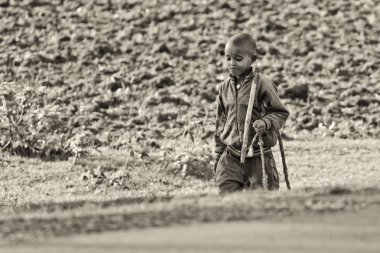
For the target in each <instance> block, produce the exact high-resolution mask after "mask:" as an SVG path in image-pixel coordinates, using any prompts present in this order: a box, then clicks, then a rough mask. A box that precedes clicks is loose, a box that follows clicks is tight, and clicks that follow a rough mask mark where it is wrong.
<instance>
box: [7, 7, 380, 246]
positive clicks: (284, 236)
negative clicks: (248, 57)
mask: <svg viewBox="0 0 380 253" xmlns="http://www.w3.org/2000/svg"><path fill="white" fill-rule="evenodd" d="M379 14H380V3H378V1H372V0H361V1H344V0H337V1H328V0H323V1H313V0H302V1H292V0H282V1H274V0H273V1H267V0H257V1H255V2H254V5H253V4H252V1H249V0H244V1H243V0H241V1H231V0H192V1H179V0H178V1H177V0H170V1H169V0H157V1H139V0H137V1H135V0H128V1H123V0H91V1H84V0H52V1H45V0H17V1H16V0H0V48H2V51H1V53H0V87H1V88H0V149H1V153H0V238H1V242H0V244H1V247H2V248H0V251H1V252H3V251H4V252H5V251H12V252H13V251H17V250H18V251H21V252H22V251H34V250H37V249H38V250H41V251H44V250H45V251H48V252H50V251H52V249H53V248H54V249H56V250H57V251H59V250H61V251H70V250H71V248H70V247H71V246H67V247H65V246H64V245H66V244H67V243H68V242H72V245H73V246H72V247H74V246H78V247H80V248H81V249H83V251H84V252H86V251H88V250H91V251H96V250H99V251H101V250H102V249H103V248H106V249H107V250H110V251H111V250H114V251H120V250H122V249H123V248H125V247H133V248H134V249H136V251H137V250H139V251H142V252H144V251H150V248H149V247H152V248H154V250H155V251H159V250H162V251H165V252H166V251H167V250H173V251H178V248H176V247H181V246H180V245H184V246H185V247H181V248H180V249H181V251H186V250H188V251H193V250H194V247H193V246H194V245H191V244H189V243H188V241H186V240H188V238H189V237H195V238H199V239H200V244H199V245H202V247H206V248H207V249H209V250H210V251H212V250H218V251H220V250H222V249H218V248H210V247H209V245H210V244H207V237H206V235H205V234H203V233H199V234H198V233H197V232H195V231H196V230H197V229H198V226H199V227H202V229H204V231H206V232H205V233H207V234H214V233H213V232H215V235H220V236H221V237H222V236H226V235H227V234H224V233H225V232H228V231H224V229H225V228H226V229H228V230H230V229H231V230H232V231H235V232H236V236H235V237H237V238H234V239H231V240H225V241H224V243H225V244H224V245H223V248H225V249H229V247H235V246H234V245H235V244H234V243H235V242H239V240H238V239H239V238H240V236H239V235H240V233H241V232H243V231H245V229H250V228H251V227H252V226H253V227H256V226H257V227H259V228H260V230H262V231H263V234H260V236H262V237H260V238H261V239H260V242H262V244H260V245H257V244H255V242H252V244H249V243H247V244H240V245H241V251H244V250H245V249H246V248H244V247H248V246H249V247H251V246H255V247H257V248H258V249H262V250H264V249H265V250H270V249H269V248H266V247H267V246H266V245H268V247H269V242H271V237H272V234H270V233H268V231H271V230H272V229H273V230H274V231H276V232H274V233H275V236H278V237H276V238H278V240H281V241H286V242H287V243H288V244H287V246H289V247H287V246H286V245H285V246H284V247H283V248H281V249H283V250H284V252H287V251H292V252H293V251H295V250H296V247H295V246H294V245H295V244H297V242H295V241H293V240H292V238H291V232H294V233H295V234H296V235H299V236H300V237H301V236H302V240H300V241H298V242H301V243H303V246H304V247H310V250H311V251H312V250H314V251H315V252H328V251H329V250H331V251H333V250H334V249H337V251H338V249H339V250H342V251H345V252H350V251H355V250H356V249H359V248H360V251H363V252H364V251H367V252H371V251H376V250H377V251H378V248H379V245H378V243H376V241H374V236H376V235H378V233H379V230H378V226H376V225H377V223H376V222H375V221H377V220H378V210H379V205H380V204H379V195H380V193H379V192H380V189H379V180H380V175H379V164H380V157H379V153H380V152H379V151H380V148H379V147H380V145H379V144H380V143H379V136H380V128H379V125H380V121H379V119H380V110H379V105H380V94H379V90H380V86H379V85H380V61H379V55H380V47H379V45H380V44H379V38H380V26H378V25H377V24H378V23H379V22H378V21H379V17H380V15H379ZM237 32H248V33H250V34H251V35H252V36H253V37H254V38H255V39H256V40H257V46H258V50H257V51H258V52H257V53H258V61H257V62H256V63H255V64H256V67H259V68H260V69H261V71H262V72H263V74H265V75H266V76H268V77H269V78H270V79H271V80H273V82H274V84H275V85H276V86H277V87H278V91H279V96H280V97H281V100H282V101H283V102H284V104H285V106H286V107H287V108H288V109H289V111H290V117H289V119H288V120H287V123H286V125H285V127H284V128H283V129H282V131H283V136H284V140H285V151H286V156H287V162H288V167H289V178H290V181H291V185H292V191H287V190H286V187H285V184H284V182H283V174H281V179H282V181H281V189H280V191H279V192H261V191H259V192H243V193H238V194H232V195H225V196H220V195H218V194H217V187H216V185H215V182H214V180H213V173H212V170H211V168H212V161H213V159H212V149H213V145H212V143H213V131H214V123H215V122H214V118H215V106H216V105H215V102H216V98H217V91H218V87H219V85H220V84H221V82H222V81H223V80H224V79H225V78H226V76H227V73H226V68H225V66H224V50H223V49H224V45H225V42H226V41H227V39H228V38H229V37H230V36H232V35H234V34H236V33H237ZM274 152H275V157H276V161H277V166H278V169H279V170H280V171H282V167H281V159H280V155H279V151H278V148H277V147H276V148H275V149H274ZM273 219H275V221H274V220H273ZM371 220H372V221H374V222H373V223H371ZM357 222H362V223H360V226H357V227H358V230H356V224H358V223H357ZM206 223H207V224H206ZM154 227H159V228H154ZM140 229H141V230H140ZM325 229H328V230H329V231H330V232H328V233H327V232H326V233H327V234H324V232H323V231H324V230H325ZM175 231H182V232H184V233H183V234H182V235H183V237H182V238H180V239H178V244H176V245H174V246H173V247H171V246H170V245H164V244H165V243H166V242H169V241H170V238H171V237H172V235H173V233H175ZM186 231H189V233H188V234H187V233H186ZM208 231H209V232H208ZM257 232H258V231H253V233H257ZM157 234H159V235H160V237H159V240H158V241H160V242H161V244H160V243H159V242H158V243H157V241H154V238H155V237H156V236H157ZM309 235H312V236H313V235H315V238H313V239H310V237H309ZM245 236H246V235H244V234H243V235H241V237H242V238H245ZM326 236H327V237H331V238H334V240H333V241H331V244H330V243H328V242H327V240H325V239H326ZM123 237H128V240H129V241H128V240H126V241H125V242H124V241H123V243H119V244H118V243H117V241H118V239H119V238H123ZM129 238H130V239H129ZM138 238H140V239H138ZM141 238H146V241H141V240H142V239H141ZM214 239H215V238H214ZM314 239H315V240H314ZM107 240H109V241H110V244H112V245H113V246H114V248H112V247H111V246H109V245H107V244H105V243H104V242H105V241H107ZM112 240H115V241H112ZM212 240H213V239H212V238H210V242H212ZM343 241H344V243H342V242H343ZM86 242H88V243H86ZM304 242H305V243H304ZM320 242H322V244H321V245H320ZM141 243H146V244H145V245H141ZM266 243H268V244H266ZM293 243H294V244H293ZM90 245H96V246H90ZM276 245H277V244H275V245H273V247H277V246H276ZM56 246H60V247H56ZM293 246H294V247H293ZM322 246H323V247H322ZM200 247H201V246H200ZM279 247H280V246H279ZM271 249H274V248H271ZM301 249H302V248H301Z"/></svg>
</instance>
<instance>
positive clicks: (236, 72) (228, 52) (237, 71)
mask: <svg viewBox="0 0 380 253" xmlns="http://www.w3.org/2000/svg"><path fill="white" fill-rule="evenodd" d="M224 53H225V60H226V65H227V68H228V70H229V72H230V74H231V75H232V76H240V75H242V74H243V73H245V72H246V71H247V70H248V69H249V68H251V65H252V63H253V62H254V61H253V58H252V56H251V55H250V54H249V53H248V52H246V50H244V49H241V48H239V47H237V46H235V45H231V44H229V43H227V45H226V48H225V50H224Z"/></svg>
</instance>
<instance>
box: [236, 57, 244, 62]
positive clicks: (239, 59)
mask: <svg viewBox="0 0 380 253" xmlns="http://www.w3.org/2000/svg"><path fill="white" fill-rule="evenodd" d="M235 60H236V61H242V60H243V58H240V57H238V58H236V59H235Z"/></svg>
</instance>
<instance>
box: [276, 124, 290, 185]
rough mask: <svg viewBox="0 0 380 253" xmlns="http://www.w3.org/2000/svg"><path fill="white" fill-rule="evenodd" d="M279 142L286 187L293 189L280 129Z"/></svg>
mask: <svg viewBox="0 0 380 253" xmlns="http://www.w3.org/2000/svg"><path fill="white" fill-rule="evenodd" d="M278 144H279V145H280V152H281V160H282V167H283V170H284V176H285V182H286V187H287V188H288V190H291V189H292V188H291V187H290V182H289V176H288V166H287V165H286V161H285V151H284V144H283V143H282V138H281V133H280V131H278Z"/></svg>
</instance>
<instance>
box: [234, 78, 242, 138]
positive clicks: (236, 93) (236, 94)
mask: <svg viewBox="0 0 380 253" xmlns="http://www.w3.org/2000/svg"><path fill="white" fill-rule="evenodd" d="M234 86H235V85H234ZM240 87H241V86H240ZM238 93H239V89H238V88H237V87H236V86H235V107H236V117H235V119H236V127H237V130H238V132H239V139H240V127H239V121H238V115H239V110H238Z"/></svg>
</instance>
